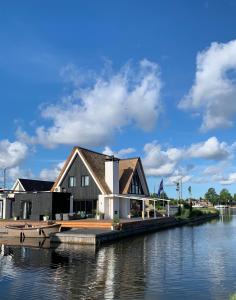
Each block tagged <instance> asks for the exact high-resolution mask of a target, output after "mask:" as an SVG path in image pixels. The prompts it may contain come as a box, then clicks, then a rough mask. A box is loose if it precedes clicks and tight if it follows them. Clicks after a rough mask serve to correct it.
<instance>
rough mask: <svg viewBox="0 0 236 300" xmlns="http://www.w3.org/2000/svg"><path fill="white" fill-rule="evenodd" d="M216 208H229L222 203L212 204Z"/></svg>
mask: <svg viewBox="0 0 236 300" xmlns="http://www.w3.org/2000/svg"><path fill="white" fill-rule="evenodd" d="M214 207H215V208H216V209H226V208H229V206H228V205H223V204H218V205H215V206H214Z"/></svg>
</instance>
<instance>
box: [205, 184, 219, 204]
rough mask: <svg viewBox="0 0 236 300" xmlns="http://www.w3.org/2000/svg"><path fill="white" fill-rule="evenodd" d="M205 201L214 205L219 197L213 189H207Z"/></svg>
mask: <svg viewBox="0 0 236 300" xmlns="http://www.w3.org/2000/svg"><path fill="white" fill-rule="evenodd" d="M205 199H206V200H207V201H209V202H211V203H212V204H213V205H215V204H217V203H218V201H219V195H218V194H217V193H216V191H215V189H214V188H209V189H208V191H207V192H206V194H205Z"/></svg>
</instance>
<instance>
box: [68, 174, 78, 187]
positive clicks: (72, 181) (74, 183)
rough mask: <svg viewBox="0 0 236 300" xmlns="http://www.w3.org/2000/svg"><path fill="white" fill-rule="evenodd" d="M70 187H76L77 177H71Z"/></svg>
mask: <svg viewBox="0 0 236 300" xmlns="http://www.w3.org/2000/svg"><path fill="white" fill-rule="evenodd" d="M68 186H69V187H74V186H76V181H75V177H74V176H70V177H69V182H68Z"/></svg>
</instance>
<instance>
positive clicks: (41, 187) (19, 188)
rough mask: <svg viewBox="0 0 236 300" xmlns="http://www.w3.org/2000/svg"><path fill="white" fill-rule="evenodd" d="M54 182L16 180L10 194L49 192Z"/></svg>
mask: <svg viewBox="0 0 236 300" xmlns="http://www.w3.org/2000/svg"><path fill="white" fill-rule="evenodd" d="M53 184H54V182H53V181H44V180H33V179H23V178H18V179H17V180H16V182H15V183H14V185H13V187H12V192H13V193H15V192H35V191H37V192H40V191H50V190H51V188H52V186H53Z"/></svg>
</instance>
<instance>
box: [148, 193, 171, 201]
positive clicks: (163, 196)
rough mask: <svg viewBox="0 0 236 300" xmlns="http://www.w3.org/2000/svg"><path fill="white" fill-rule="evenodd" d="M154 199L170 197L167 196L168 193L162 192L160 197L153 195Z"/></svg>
mask: <svg viewBox="0 0 236 300" xmlns="http://www.w3.org/2000/svg"><path fill="white" fill-rule="evenodd" d="M151 197H152V198H161V199H167V200H168V199H169V197H168V195H167V194H166V192H162V193H161V195H160V196H159V197H158V195H157V193H153V194H151Z"/></svg>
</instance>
